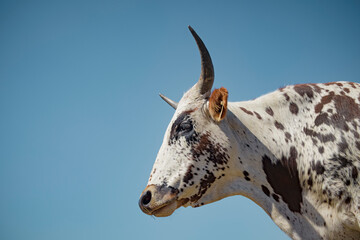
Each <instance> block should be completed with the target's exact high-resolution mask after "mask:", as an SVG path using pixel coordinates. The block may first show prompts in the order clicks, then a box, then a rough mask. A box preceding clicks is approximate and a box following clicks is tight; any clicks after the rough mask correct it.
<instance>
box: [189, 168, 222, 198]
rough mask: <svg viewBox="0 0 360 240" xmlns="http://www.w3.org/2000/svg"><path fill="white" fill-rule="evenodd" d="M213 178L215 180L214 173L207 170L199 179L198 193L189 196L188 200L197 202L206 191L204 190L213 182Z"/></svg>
mask: <svg viewBox="0 0 360 240" xmlns="http://www.w3.org/2000/svg"><path fill="white" fill-rule="evenodd" d="M215 180H216V178H215V176H214V174H213V173H211V172H208V174H206V175H205V176H204V178H202V179H201V180H200V186H199V190H198V193H197V194H195V195H193V196H191V197H190V201H191V202H197V201H198V200H199V199H200V198H201V197H202V196H203V195H204V194H205V193H206V191H207V190H208V189H209V188H210V187H211V184H212V183H213V182H215Z"/></svg>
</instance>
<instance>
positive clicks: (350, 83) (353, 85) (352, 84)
mask: <svg viewBox="0 0 360 240" xmlns="http://www.w3.org/2000/svg"><path fill="white" fill-rule="evenodd" d="M348 84H349V85H350V86H351V87H352V88H354V89H356V86H355V83H353V82H348Z"/></svg>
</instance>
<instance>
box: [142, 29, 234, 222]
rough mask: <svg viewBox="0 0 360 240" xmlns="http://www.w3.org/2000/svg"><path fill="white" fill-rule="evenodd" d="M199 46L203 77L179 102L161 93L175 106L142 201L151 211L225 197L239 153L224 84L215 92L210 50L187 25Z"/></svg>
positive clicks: (168, 211) (161, 211) (167, 210)
mask: <svg viewBox="0 0 360 240" xmlns="http://www.w3.org/2000/svg"><path fill="white" fill-rule="evenodd" d="M189 29H190V31H191V33H192V35H193V37H194V38H195V40H196V43H197V45H198V47H199V50H200V55H201V75H200V79H199V81H198V82H197V83H196V84H195V85H194V86H193V87H192V88H191V89H190V90H189V91H188V92H186V93H185V94H184V96H183V97H182V99H181V100H180V102H179V103H176V102H174V101H172V100H170V99H168V98H166V97H164V96H162V95H161V97H162V98H163V99H164V100H165V101H166V102H167V103H169V104H170V105H171V106H172V107H173V108H175V109H176V111H175V114H174V116H173V118H172V120H171V122H170V124H169V126H168V128H167V130H166V133H165V136H164V140H163V143H162V146H161V148H160V150H159V153H158V155H157V158H156V161H155V164H154V167H153V169H152V172H151V176H150V178H149V182H148V185H147V187H146V188H145V190H144V191H143V193H142V195H141V197H140V200H139V206H140V208H141V210H142V211H143V212H144V213H146V214H149V215H155V216H169V215H171V214H172V213H173V212H174V211H175V209H177V208H178V207H180V206H195V207H196V206H201V205H204V204H207V203H210V202H213V201H217V200H219V199H221V198H223V197H225V196H224V194H223V193H220V192H219V189H221V188H222V186H223V184H224V183H225V182H226V181H225V180H224V179H225V178H226V177H225V176H226V175H227V174H228V173H229V171H230V169H231V166H230V165H231V163H230V161H229V160H230V158H232V157H233V156H235V155H236V154H237V153H236V152H237V150H236V147H233V146H231V145H230V143H231V142H234V139H233V137H232V136H231V134H228V133H229V132H230V131H229V124H227V123H226V118H227V116H226V113H227V96H228V92H227V90H226V89H225V88H220V89H216V90H214V91H213V92H212V93H211V88H212V85H213V82H214V70H213V65H212V61H211V58H210V55H209V53H208V51H207V49H206V47H205V45H204V43H203V42H202V41H201V39H200V38H199V36H198V35H197V34H196V33H195V31H194V30H193V29H192V28H191V27H189Z"/></svg>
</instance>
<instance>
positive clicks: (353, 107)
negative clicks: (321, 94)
mask: <svg viewBox="0 0 360 240" xmlns="http://www.w3.org/2000/svg"><path fill="white" fill-rule="evenodd" d="M334 103H335V108H336V111H337V113H338V114H339V115H340V116H343V117H344V118H345V120H346V121H351V120H353V119H354V118H360V109H359V105H358V104H356V103H355V100H354V99H353V98H351V97H349V96H340V95H335V96H334Z"/></svg>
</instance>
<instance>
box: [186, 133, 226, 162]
mask: <svg viewBox="0 0 360 240" xmlns="http://www.w3.org/2000/svg"><path fill="white" fill-rule="evenodd" d="M226 152H227V151H226V149H225V148H223V147H222V146H221V145H220V144H219V143H214V142H213V141H211V138H210V133H209V132H206V133H205V134H203V135H201V136H200V140H199V143H198V144H197V145H196V146H195V147H194V148H192V149H191V153H192V156H193V158H194V159H198V158H199V157H200V156H201V155H205V156H206V161H210V162H212V163H214V164H215V166H217V165H218V164H219V165H223V164H226V163H227V162H228V159H229V155H228V154H227V153H226Z"/></svg>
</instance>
